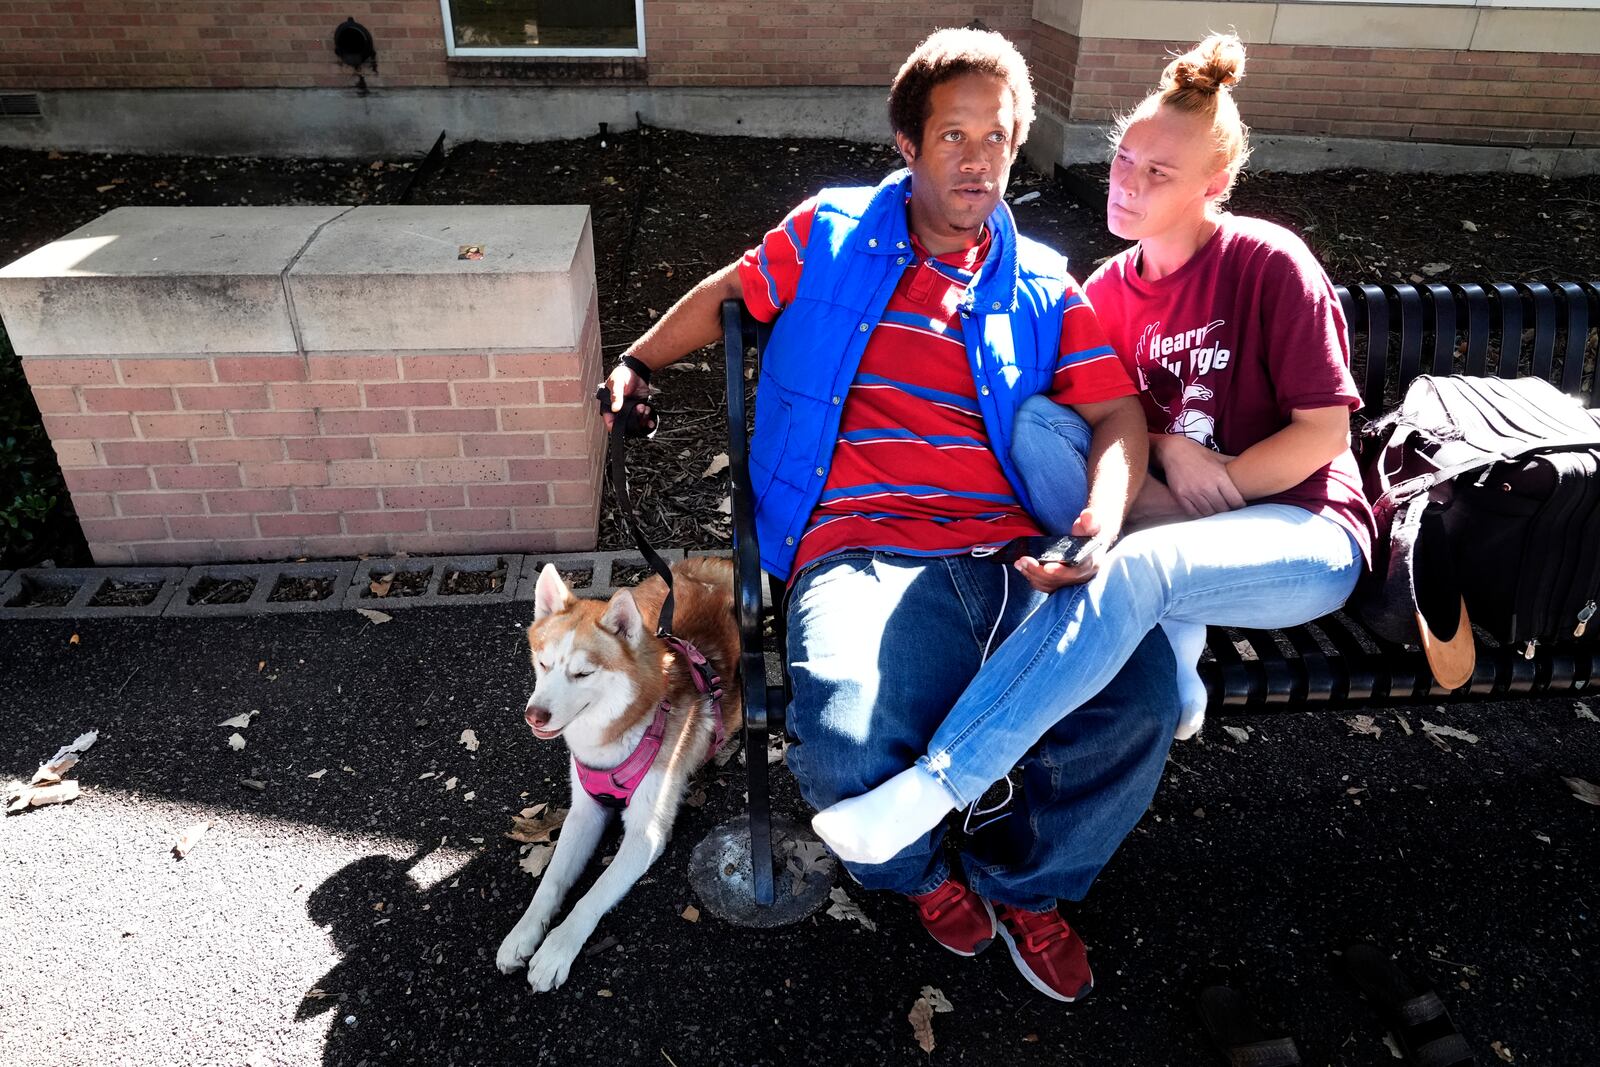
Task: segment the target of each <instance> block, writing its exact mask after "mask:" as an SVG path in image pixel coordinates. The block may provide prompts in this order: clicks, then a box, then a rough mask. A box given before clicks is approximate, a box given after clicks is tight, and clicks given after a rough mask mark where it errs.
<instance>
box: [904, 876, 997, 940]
mask: <svg viewBox="0 0 1600 1067" xmlns="http://www.w3.org/2000/svg"><path fill="white" fill-rule="evenodd" d="M908 896H909V894H908ZM909 899H910V900H911V903H913V904H915V905H916V906H917V917H918V918H919V919H921V920H922V925H923V927H924V928H925V929H926V930H927V931H928V933H930V934H932V935H933V939H934V940H935V941H937V942H939V944H941V945H943V946H944V947H945V948H947V949H949V950H950V951H951V952H954V953H955V954H956V955H957V956H976V955H977V954H978V953H980V952H982V951H983V950H984V949H986V948H988V947H989V942H991V941H993V940H994V932H995V928H996V924H995V920H994V909H993V908H991V907H990V906H989V902H988V901H987V900H984V899H983V898H982V897H980V896H979V895H978V894H976V893H974V892H973V891H972V890H970V889H968V888H967V887H966V886H964V885H962V884H961V883H960V882H958V881H956V880H955V879H954V878H946V879H945V880H944V882H943V883H942V884H941V885H939V886H936V887H935V888H933V889H930V890H929V891H928V892H926V893H923V894H921V895H920V896H913V897H909Z"/></svg>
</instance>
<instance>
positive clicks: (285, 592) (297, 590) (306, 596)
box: [267, 577, 337, 604]
mask: <svg viewBox="0 0 1600 1067" xmlns="http://www.w3.org/2000/svg"><path fill="white" fill-rule="evenodd" d="M336 581H337V579H335V578H331V577H309V578H287V577H286V578H280V579H279V580H278V584H277V585H275V586H273V587H272V592H270V593H268V594H267V600H268V601H270V602H271V603H273V604H283V603H299V602H303V601H314V600H326V599H328V598H329V597H330V596H332V595H333V587H334V584H335V582H336Z"/></svg>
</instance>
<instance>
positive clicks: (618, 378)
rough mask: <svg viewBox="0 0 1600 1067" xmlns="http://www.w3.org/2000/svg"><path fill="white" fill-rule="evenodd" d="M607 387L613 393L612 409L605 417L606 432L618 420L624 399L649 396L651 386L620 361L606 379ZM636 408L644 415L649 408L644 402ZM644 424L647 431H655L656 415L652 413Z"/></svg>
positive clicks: (608, 431) (609, 430)
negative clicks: (617, 416)
mask: <svg viewBox="0 0 1600 1067" xmlns="http://www.w3.org/2000/svg"><path fill="white" fill-rule="evenodd" d="M606 388H607V389H608V390H609V391H610V393H611V410H610V411H608V412H606V413H605V416H604V417H605V420H606V432H607V433H610V432H611V424H612V423H613V422H615V421H616V415H617V413H618V412H620V411H622V405H623V403H624V401H626V400H627V399H628V398H630V397H633V398H640V397H644V396H648V395H649V393H650V387H649V386H648V385H646V384H645V381H644V379H643V378H641V377H639V376H638V375H637V374H635V373H633V371H632V370H630V369H629V368H628V367H625V366H623V365H622V364H620V363H619V364H618V365H617V366H616V368H615V369H613V370H612V372H611V376H610V377H609V378H607V379H606ZM635 410H637V411H638V412H639V413H640V414H641V415H642V414H643V413H644V412H645V411H646V410H648V408H647V406H646V405H644V404H637V405H635ZM644 425H645V431H646V432H647V433H648V432H652V431H654V430H655V428H656V424H655V417H654V416H653V415H652V416H651V417H650V419H649V421H647V422H646V423H645V424H644Z"/></svg>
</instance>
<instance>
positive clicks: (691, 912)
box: [683, 904, 700, 923]
mask: <svg viewBox="0 0 1600 1067" xmlns="http://www.w3.org/2000/svg"><path fill="white" fill-rule="evenodd" d="M683 917H684V918H685V919H688V920H689V921H690V922H692V923H697V922H699V921H700V909H699V908H697V907H695V906H694V905H693V904H690V905H689V906H688V907H687V908H684V909H683Z"/></svg>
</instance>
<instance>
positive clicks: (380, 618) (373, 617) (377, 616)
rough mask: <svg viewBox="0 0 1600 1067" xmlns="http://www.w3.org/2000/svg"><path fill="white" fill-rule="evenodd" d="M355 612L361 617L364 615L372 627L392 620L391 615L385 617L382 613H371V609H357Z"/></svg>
mask: <svg viewBox="0 0 1600 1067" xmlns="http://www.w3.org/2000/svg"><path fill="white" fill-rule="evenodd" d="M356 611H357V612H359V613H360V614H362V615H365V616H366V617H367V618H368V619H369V620H370V621H371V622H372V625H374V626H378V625H381V624H382V623H386V622H389V621H390V620H392V619H393V618H394V616H393V615H385V614H384V613H383V612H381V611H373V610H372V609H371V608H357V609H356Z"/></svg>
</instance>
